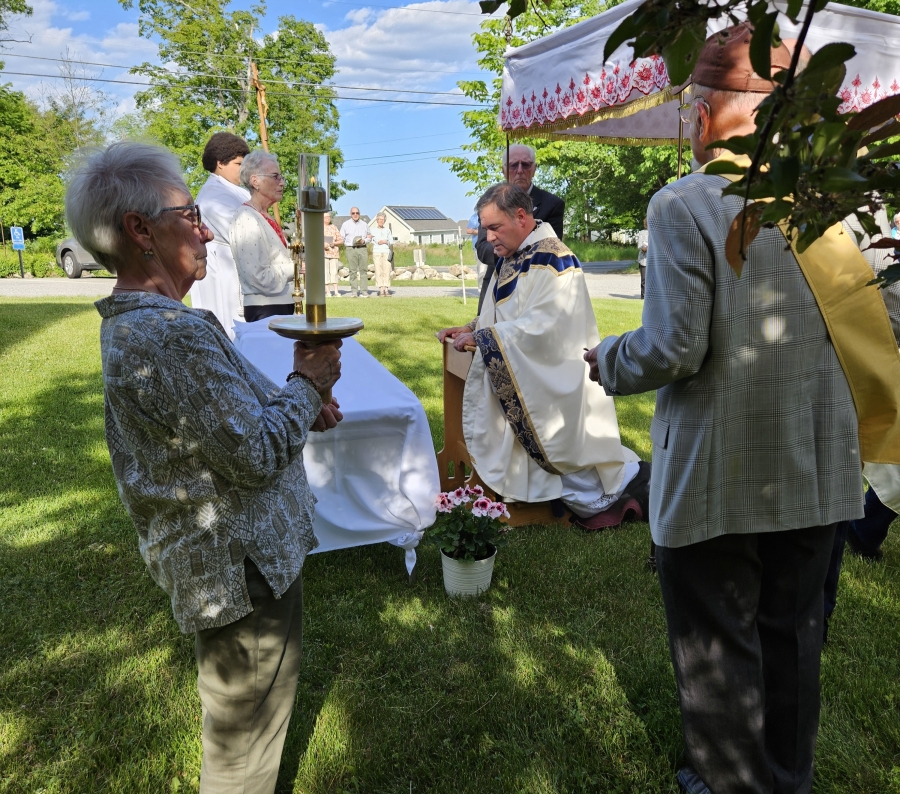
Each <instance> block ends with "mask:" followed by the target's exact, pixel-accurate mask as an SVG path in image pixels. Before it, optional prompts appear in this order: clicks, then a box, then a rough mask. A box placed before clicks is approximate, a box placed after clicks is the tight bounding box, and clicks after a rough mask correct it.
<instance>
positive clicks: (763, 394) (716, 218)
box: [597, 174, 900, 547]
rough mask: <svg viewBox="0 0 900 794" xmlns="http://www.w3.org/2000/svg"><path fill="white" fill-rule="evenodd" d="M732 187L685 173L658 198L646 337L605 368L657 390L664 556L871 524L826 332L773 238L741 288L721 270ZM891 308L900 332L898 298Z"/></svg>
mask: <svg viewBox="0 0 900 794" xmlns="http://www.w3.org/2000/svg"><path fill="white" fill-rule="evenodd" d="M727 184H728V182H727V180H726V179H724V178H723V177H720V176H708V175H705V174H692V175H690V176H687V177H684V178H683V179H680V180H678V181H677V182H675V183H673V184H671V185H668V186H667V187H665V188H664V189H663V190H661V191H659V193H657V194H656V195H655V196H654V197H653V199H652V200H651V202H650V207H649V210H648V225H649V229H650V245H649V252H648V253H649V256H648V262H647V282H646V299H645V302H644V310H643V317H642V321H641V327H640V328H638V329H637V330H634V331H631V332H629V333H626V334H623V335H622V336H619V337H609V338H607V339H604V340H603V342H602V343H601V345H600V350H599V351H598V356H597V360H598V364H599V367H600V378H601V382H602V383H603V386H604V388H605V389H606V391H607V393H609V394H636V393H639V392H646V391H652V390H653V389H657V390H658V391H657V397H656V411H655V414H654V417H653V421H652V423H651V429H650V437H651V440H652V442H653V474H652V476H651V483H650V528H651V532H652V534H653V539H654V540H655V542H656V543H657V544H660V545H662V546H670V547H677V546H685V545H688V544H691V543H697V542H700V541H703V540H707V539H709V538H713V537H716V536H719V535H722V534H726V533H747V532H771V531H778V530H786V529H797V528H801V527H813V526H820V525H824V524H830V523H832V522H835V521H842V520H852V519H855V518H859V517H861V516H862V515H863V489H862V475H861V468H862V463H861V461H860V456H859V444H858V441H857V420H856V411H855V408H854V404H853V398H852V395H851V392H850V387H849V385H848V383H847V379H846V378H845V376H844V373H843V371H842V369H841V365H840V362H839V361H838V358H837V354H836V353H835V351H834V348H833V346H832V344H831V341H830V339H829V336H828V331H827V329H826V326H825V322H824V320H823V319H822V315H821V313H820V312H819V309H818V306H817V305H816V301H815V298H814V297H813V294H812V292H811V290H810V288H809V286H808V284H807V283H806V280H805V278H804V277H803V274H802V272H801V270H800V267H799V265H798V264H797V261H796V259H795V258H794V256H793V254H792V253H791V251H790V249H789V248H788V247H787V244H786V241H785V238H784V236H783V235H782V233H781V232H780V231H779V230H778V229H762V230H761V231H760V233H759V235H758V236H757V238H756V239H755V240H754V242H753V243H752V245H751V246H750V248H749V252H748V259H747V261H746V263H745V265H744V269H743V274H742V276H741V278H738V277H737V276H736V275H735V274H734V272H733V271H732V270H731V268H730V267H729V266H728V263H727V261H726V259H725V252H724V247H725V238H726V235H727V233H728V227H729V225H730V223H731V221H732V219H733V218H734V216H735V215H736V214H737V212H738V211H739V209H740V206H741V200H740V199H739V198H738V197H736V196H723V195H722V188H724V187H725V186H726V185H727ZM845 225H846V224H845ZM882 225H883V226H885V227H886V224H885V223H883V224H882ZM866 245H868V240H864V241H862V242H861V243H860V247H861V248H863V247H865V246H866ZM865 254H866V257H867V259H868V260H869V262H870V264H871V265H872V266H873V270H876V271H878V270H881V269H883V267H885V266H886V256H885V255H884V254H883V253H880V252H875V251H868V252H865ZM873 289H874V287H873ZM885 297H886V303H887V305H888V311H889V313H890V314H891V321H892V325H893V327H894V330H895V334H897V333H898V332H900V309H898V307H900V300H898V294H897V290H896V289H894V290H892V291H891V293H890V294H888V295H887V296H885Z"/></svg>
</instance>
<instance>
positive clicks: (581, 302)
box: [463, 223, 624, 502]
mask: <svg viewBox="0 0 900 794" xmlns="http://www.w3.org/2000/svg"><path fill="white" fill-rule="evenodd" d="M475 341H476V344H477V346H478V352H477V353H476V354H475V358H474V360H473V362H472V366H471V368H470V369H469V374H468V377H467V379H466V388H465V392H464V397H463V433H464V436H465V439H466V447H467V449H468V450H469V453H470V455H471V457H472V462H473V464H474V466H475V468H476V470H477V471H478V474H479V476H480V477H481V478H482V479H483V480H484V481H485V483H487V484H488V485H489V486H491V488H493V489H494V490H496V491H497V493H499V494H502V495H503V496H504V497H505V498H508V499H515V500H517V501H527V502H541V501H548V500H550V499H555V498H558V497H559V496H560V493H561V489H562V486H561V482H560V475H562V474H570V473H574V472H576V471H580V470H582V469H585V468H589V467H591V466H594V467H596V468H597V471H598V474H599V475H600V479H601V481H602V483H603V486H604V489H605V490H606V492H607V493H615V492H616V490H617V489H618V486H619V483H620V482H621V480H622V476H623V465H624V454H623V451H622V446H621V442H620V440H619V429H618V423H617V421H616V414H615V406H614V403H613V400H612V398H611V397H607V396H606V394H605V393H604V392H603V390H602V389H601V388H600V387H599V386H598V385H597V384H595V383H592V382H591V381H590V380H589V379H588V367H587V364H586V363H585V362H584V360H583V358H582V356H583V352H584V348H585V347H587V348H592V347H594V346H596V345H597V344H598V343H599V341H600V339H599V334H598V332H597V324H596V320H595V318H594V313H593V309H592V306H591V302H590V296H589V294H588V290H587V285H586V284H585V280H584V272H583V271H582V269H581V264H580V263H579V261H578V258H577V257H576V256H575V255H574V254H573V253H572V252H571V251H570V250H569V249H568V248H567V247H566V246H565V245H564V244H563V243H562V242H561V241H560V240H559V239H557V237H556V235H555V234H554V232H553V230H552V228H550V226H548V225H547V224H540V223H538V226H537V227H536V228H535V230H534V231H533V232H532V233H531V234H530V235H529V236H528V237H527V238H526V239H525V241H524V242H523V244H522V247H521V248H520V249H519V250H518V251H517V252H516V253H515V254H514V255H513V256H510V257H508V258H506V259H501V260H500V261H499V262H498V264H497V268H496V271H495V274H494V276H493V283H492V284H491V289H490V290H489V291H488V294H487V297H486V299H485V302H484V305H483V307H482V311H481V315H480V316H479V318H478V324H477V326H476V330H475Z"/></svg>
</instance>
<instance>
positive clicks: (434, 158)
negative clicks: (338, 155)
mask: <svg viewBox="0 0 900 794" xmlns="http://www.w3.org/2000/svg"><path fill="white" fill-rule="evenodd" d="M448 151H453V150H452V149H451V150H448ZM437 159H439V158H437V157H415V158H413V159H412V160H396V161H395V162H392V163H363V164H362V165H347V166H341V171H344V170H348V169H351V168H371V167H372V166H375V165H399V164H400V163H420V162H422V161H423V160H437Z"/></svg>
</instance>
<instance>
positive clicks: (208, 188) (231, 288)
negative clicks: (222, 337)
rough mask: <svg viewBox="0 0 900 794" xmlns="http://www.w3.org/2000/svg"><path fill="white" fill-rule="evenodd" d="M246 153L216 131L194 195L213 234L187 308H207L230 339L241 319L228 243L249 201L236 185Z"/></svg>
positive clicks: (241, 144) (229, 136) (242, 146)
mask: <svg viewBox="0 0 900 794" xmlns="http://www.w3.org/2000/svg"><path fill="white" fill-rule="evenodd" d="M249 151H250V147H249V146H247V142H246V141H245V140H244V139H243V138H240V137H238V136H237V135H232V134H231V133H230V132H217V133H216V134H215V135H213V136H212V137H211V138H210V139H209V141H208V142H207V144H206V148H205V149H204V150H203V167H204V168H205V169H206V170H207V171H209V172H210V175H209V179H207V180H206V183H205V184H204V185H203V187H201V188H200V192H199V193H198V194H197V199H196V203H197V205H198V206H199V207H200V212H201V214H202V216H203V222H204V223H205V224H206V225H207V226H208V227H209V230H210V231H211V232H212V233H213V234H214V235H215V239H214V240H213V241H212V242H211V243H208V244H207V246H206V250H207V260H206V278H204V279H203V280H202V281H195V282H194V285H193V286H192V287H191V290H190V296H191V305H192V306H193V307H194V308H195V309H208V310H209V311H211V312H212V313H213V314H214V315H216V319H218V321H219V322H220V323H221V324H222V327H223V328H224V329H225V331H226V332H227V333H228V336H229V337H230V338H231V339H234V328H233V326H234V324H235V322H241V321H242V319H243V313H244V310H243V301H242V300H241V287H240V283H239V281H238V274H237V268H236V267H235V264H234V258H233V257H232V254H231V246H230V245H229V243H228V232H229V230H230V228H231V221H232V219H233V218H234V214H235V213H236V212H237V211H238V209H240V207H241V205H242V204H244V203H245V202H247V201H249V200H250V192H249V191H248V190H247V189H246V188H244V187H242V186H241V184H240V170H241V163H242V162H243V161H244V155H246V154H247V153H248V152H249Z"/></svg>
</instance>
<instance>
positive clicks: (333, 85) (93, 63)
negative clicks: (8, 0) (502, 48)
mask: <svg viewBox="0 0 900 794" xmlns="http://www.w3.org/2000/svg"><path fill="white" fill-rule="evenodd" d="M8 57H13V58H28V59H29V60H33V61H54V62H56V63H77V64H81V65H82V66H103V67H108V68H110V69H129V70H131V69H142V68H145V67H143V66H124V65H122V64H116V63H98V62H97V61H79V60H76V59H75V58H49V57H47V56H44V55H21V54H19V53H9V56H8ZM149 68H151V69H155V70H157V71H159V72H164V73H165V74H171V75H173V76H174V77H213V78H215V79H218V80H242V79H244V78H242V77H233V76H231V75H227V74H211V73H209V72H178V71H174V70H172V69H165V68H163V67H162V66H152V65H151V66H150V67H149ZM63 76H64V77H70V76H69V75H63ZM71 79H73V80H82V79H86V78H82V77H78V76H74V75H73V76H71ZM264 82H266V83H278V84H281V85H287V86H304V87H312V88H317V87H321V88H340V89H342V90H344V91H381V92H384V93H391V94H425V95H428V96H456V97H462V96H463V95H462V94H460V93H458V92H456V91H418V90H414V89H411V88H410V89H402V88H378V87H375V86H353V85H338V84H336V83H306V82H302V81H299V80H296V81H295V80H279V79H278V78H277V77H268V78H265V80H264Z"/></svg>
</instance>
